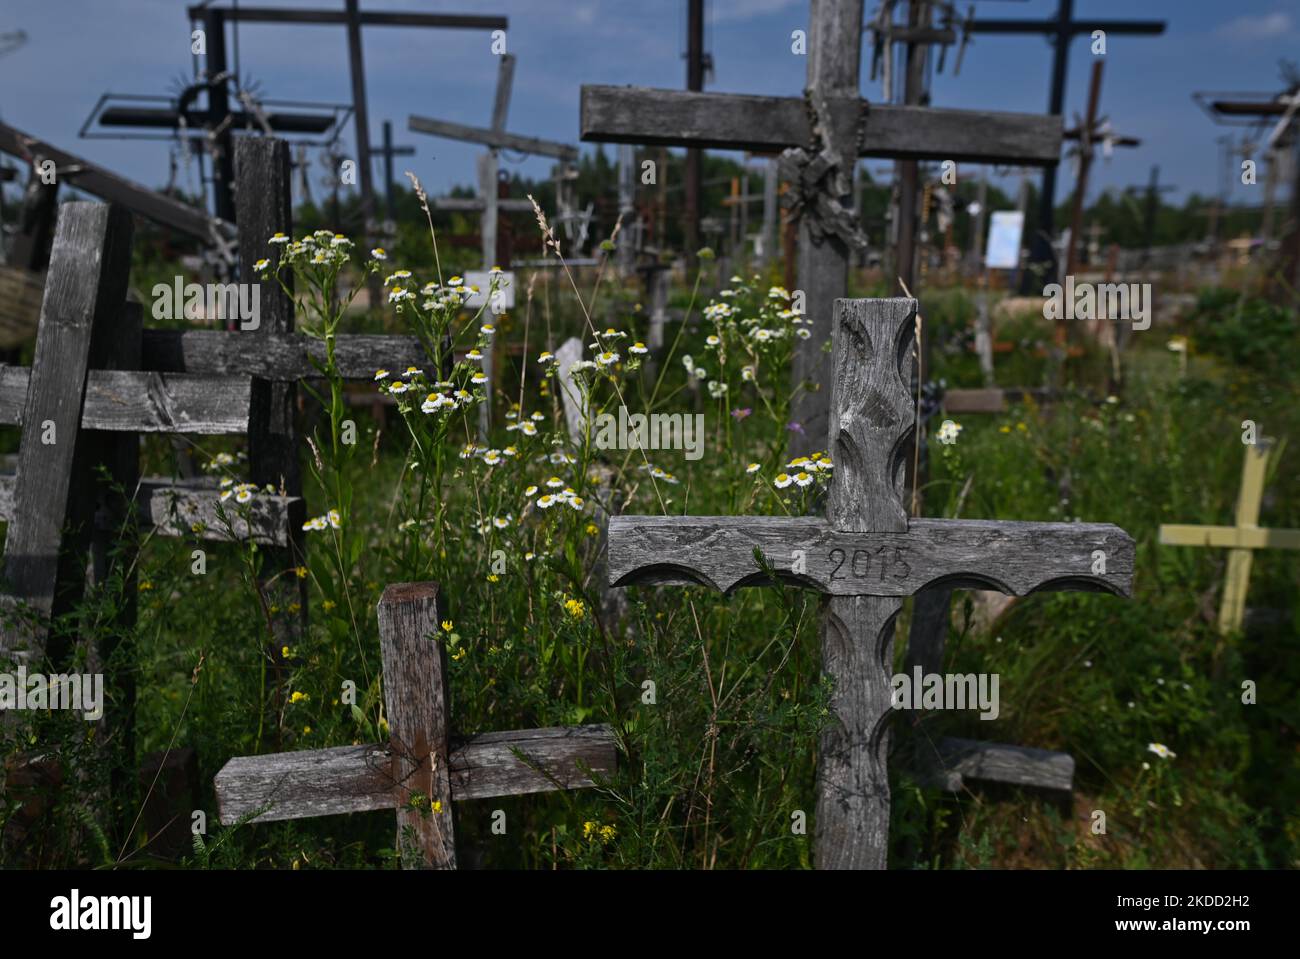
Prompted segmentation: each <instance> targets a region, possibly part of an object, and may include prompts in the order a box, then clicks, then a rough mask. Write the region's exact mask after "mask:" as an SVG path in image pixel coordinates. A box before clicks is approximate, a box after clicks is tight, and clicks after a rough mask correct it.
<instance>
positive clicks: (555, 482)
mask: <svg viewBox="0 0 1300 959" xmlns="http://www.w3.org/2000/svg"><path fill="white" fill-rule="evenodd" d="M546 485H547V486H549V487H550V488H551V489H559V488H560V487H561V486H563V485H564V480H562V479H560V478H559V477H558V476H552V477H551V478H550V479H548V480H547V481H546Z"/></svg>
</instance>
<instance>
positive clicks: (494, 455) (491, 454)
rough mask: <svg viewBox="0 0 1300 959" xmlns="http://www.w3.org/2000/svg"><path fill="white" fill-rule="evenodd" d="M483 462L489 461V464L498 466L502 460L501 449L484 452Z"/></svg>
mask: <svg viewBox="0 0 1300 959" xmlns="http://www.w3.org/2000/svg"><path fill="white" fill-rule="evenodd" d="M483 462H484V463H487V465H488V466H496V465H497V464H498V463H500V462H501V451H500V450H488V451H487V452H486V453H484V454H483Z"/></svg>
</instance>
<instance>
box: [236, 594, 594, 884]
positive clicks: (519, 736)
mask: <svg viewBox="0 0 1300 959" xmlns="http://www.w3.org/2000/svg"><path fill="white" fill-rule="evenodd" d="M439 622H440V617H439V615H438V586H437V584H436V583H405V584H401V585H396V586H389V587H388V588H387V589H385V590H384V595H383V597H382V598H381V599H380V600H379V638H380V646H381V653H382V656H383V667H384V702H385V704H386V706H387V711H388V729H389V742H388V743H385V744H371V745H365V746H339V747H335V748H332V749H313V750H309V751H305V752H295V753H276V754H274V755H267V756H241V757H237V758H235V759H232V760H230V762H228V763H226V765H225V766H224V767H222V769H221V771H220V772H219V773H217V776H216V781H215V786H216V793H217V805H218V808H219V811H220V815H221V822H222V823H223V824H225V825H230V824H232V823H234V822H236V821H238V820H239V819H240V818H241V817H243V816H246V815H248V814H250V813H257V815H256V816H254V818H253V819H252V820H251V821H252V822H269V821H272V820H278V819H303V818H306V817H310V816H329V815H335V814H338V813H348V812H368V811H372V810H376V809H396V810H397V848H398V850H399V851H400V853H401V855H402V864H403V866H405V867H406V868H408V869H410V868H417V867H432V868H438V869H454V868H455V866H456V845H455V829H454V826H453V824H452V810H451V804H452V802H453V801H455V800H463V799H488V798H491V797H493V796H519V795H523V794H525V793H537V792H550V791H553V790H557V789H581V788H583V787H586V786H592V785H595V783H594V782H593V780H592V776H593V775H600V774H608V773H611V772H613V770H614V767H615V763H616V753H615V748H614V734H613V731H612V730H611V729H610V728H609V727H608V726H552V727H548V728H544V729H523V730H512V731H509V732H499V733H480V734H479V735H477V736H471V737H470V738H468V739H466V740H464V741H462V742H459V743H455V744H454V745H453V743H454V740H451V739H449V736H448V718H447V714H448V694H447V668H446V666H447V664H446V652H445V650H444V649H443V646H442V643H441V642H439V640H438V639H437V638H436V637H437V635H438V623H439Z"/></svg>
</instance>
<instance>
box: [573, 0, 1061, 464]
mask: <svg viewBox="0 0 1300 959" xmlns="http://www.w3.org/2000/svg"><path fill="white" fill-rule="evenodd" d="M861 46H862V0H812V12H811V17H810V21H809V24H808V36H807V57H808V83H807V87H806V88H805V94H804V97H802V98H799V97H766V96H744V95H740V94H729V93H691V92H683V91H678V90H655V89H647V88H644V87H610V86H583V88H582V108H581V110H582V116H581V125H582V139H583V140H588V141H598V142H612V143H638V144H647V145H669V146H686V147H714V148H717V149H723V150H751V151H755V152H760V153H762V152H767V153H771V152H779V151H782V150H784V151H785V153H784V154H783V157H782V159H783V166H784V172H785V177H784V178H785V179H787V180H791V181H792V185H793V187H794V188H793V189H791V190H790V191H788V192H787V194H786V202H787V203H788V205H790V206H791V207H792V208H793V209H794V210H795V211H796V212H797V213H799V214H801V215H800V216H799V239H798V285H799V289H801V290H802V291H803V292H804V295H805V299H806V304H807V310H808V316H809V319H810V321H811V326H812V334H813V335H812V337H811V338H809V339H807V340H801V341H800V342H799V344H798V347H797V351H796V353H795V361H794V369H793V373H792V377H793V381H794V384H795V399H794V400H793V404H792V410H791V418H792V419H793V420H794V421H795V422H796V423H798V424H799V425H800V429H802V431H803V432H802V434H800V433H796V434H795V435H794V437H793V440H792V444H791V446H792V450H794V451H796V452H807V451H808V450H810V449H813V448H816V447H817V446H818V445H819V444H820V442H821V437H822V436H824V435H825V432H826V425H827V409H828V406H829V403H828V400H827V394H828V392H829V390H828V388H827V384H829V382H830V356H829V354H827V353H826V351H825V344H826V342H827V340H828V339H829V338H830V322H831V304H832V303H833V302H834V301H835V300H836V299H837V298H838V297H842V296H844V295H845V294H846V293H847V291H848V266H849V256H850V253H851V251H852V250H853V249H855V248H858V247H860V246H861V245H862V244H863V243H864V242H865V238H864V237H863V235H862V233H861V231H860V230H859V228H858V223H857V219H856V217H855V216H854V215H853V211H852V198H851V194H852V177H853V166H854V164H855V163H856V160H857V157H859V156H870V157H890V158H904V159H908V158H910V159H945V160H955V161H970V162H975V163H1015V164H1030V165H1036V164H1051V163H1055V162H1056V161H1057V158H1058V157H1059V154H1060V148H1061V122H1060V119H1059V118H1058V117H1042V116H1028V115H1021V114H1011V113H985V112H978V111H964V110H937V109H929V108H925V107H914V106H893V105H887V104H883V105H874V104H868V103H867V102H866V101H865V100H863V99H862V98H861V95H860V94H859V90H858V75H859V67H860V60H861ZM805 383H810V384H816V385H815V386H814V387H812V389H801V388H800V387H801V386H802V384H805Z"/></svg>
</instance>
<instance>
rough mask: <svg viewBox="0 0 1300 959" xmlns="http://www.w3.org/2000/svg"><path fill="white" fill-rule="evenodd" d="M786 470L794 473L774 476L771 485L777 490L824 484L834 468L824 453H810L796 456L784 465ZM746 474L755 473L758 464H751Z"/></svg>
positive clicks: (782, 473)
mask: <svg viewBox="0 0 1300 959" xmlns="http://www.w3.org/2000/svg"><path fill="white" fill-rule="evenodd" d="M785 468H786V470H793V471H794V472H781V473H778V474H777V475H776V479H774V480H773V481H772V485H773V486H775V487H776V488H777V489H785V488H786V487H788V486H791V485H793V486H798V487H803V488H807V487H809V486H812V485H813V483H825V482H827V481H828V480H829V479H830V472H831V470H832V469H833V468H834V464H832V463H831V458H830V457H829V456H828V455H826V453H824V452H817V453H812V454H810V455H808V456H796V457H795V458H794V459H792V460H791V461H790V462H788V463H786V464H785ZM745 472H747V473H757V472H758V464H757V463H751V464H749V466H748V467H747V468H746V469H745Z"/></svg>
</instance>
